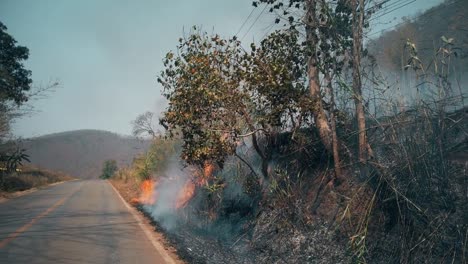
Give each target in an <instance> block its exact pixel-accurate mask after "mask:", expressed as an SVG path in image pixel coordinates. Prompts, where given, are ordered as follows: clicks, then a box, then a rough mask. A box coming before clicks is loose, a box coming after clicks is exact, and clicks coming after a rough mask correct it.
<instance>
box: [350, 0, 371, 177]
mask: <svg viewBox="0 0 468 264" xmlns="http://www.w3.org/2000/svg"><path fill="white" fill-rule="evenodd" d="M351 8H352V12H353V92H354V103H355V106H356V119H357V125H358V135H359V139H358V142H359V148H358V150H359V154H358V157H359V163H360V165H361V167H363V166H365V165H366V163H367V159H368V152H367V147H368V144H367V135H366V117H365V112H364V105H363V98H362V87H361V86H362V83H361V72H360V67H361V51H362V50H361V49H362V30H363V23H364V0H351ZM358 9H359V10H358ZM361 172H362V170H361Z"/></svg>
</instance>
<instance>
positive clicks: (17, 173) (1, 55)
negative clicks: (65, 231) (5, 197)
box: [0, 21, 70, 192]
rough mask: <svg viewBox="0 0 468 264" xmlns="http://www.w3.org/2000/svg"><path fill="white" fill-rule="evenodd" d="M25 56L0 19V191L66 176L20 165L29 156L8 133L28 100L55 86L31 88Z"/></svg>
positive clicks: (27, 111) (26, 109) (25, 51)
mask: <svg viewBox="0 0 468 264" xmlns="http://www.w3.org/2000/svg"><path fill="white" fill-rule="evenodd" d="M28 57H29V50H28V48H26V47H24V46H21V45H18V44H17V41H16V40H15V39H14V38H13V36H11V35H10V34H8V32H7V27H6V26H5V25H4V24H3V23H2V22H1V21H0V192H3V191H5V192H12V191H22V190H25V189H29V188H33V187H39V186H43V185H45V184H49V183H53V182H57V181H63V180H69V179H70V177H69V176H66V175H64V174H61V173H53V172H50V171H46V170H41V169H36V168H28V167H23V166H22V165H23V163H24V162H29V155H28V154H27V153H26V149H24V148H22V147H21V142H20V140H19V139H16V138H14V136H13V135H12V133H11V125H12V124H13V122H14V121H15V120H17V119H18V118H21V117H22V116H24V115H26V114H30V113H32V111H33V109H32V107H31V105H28V103H27V102H28V101H30V100H33V99H38V98H41V97H43V96H45V95H47V93H48V92H50V91H51V90H53V89H54V88H56V87H57V86H58V83H57V82H54V83H51V84H50V85H48V86H45V87H33V85H32V79H31V71H30V70H28V69H26V68H25V67H24V62H25V61H26V60H27V59H28Z"/></svg>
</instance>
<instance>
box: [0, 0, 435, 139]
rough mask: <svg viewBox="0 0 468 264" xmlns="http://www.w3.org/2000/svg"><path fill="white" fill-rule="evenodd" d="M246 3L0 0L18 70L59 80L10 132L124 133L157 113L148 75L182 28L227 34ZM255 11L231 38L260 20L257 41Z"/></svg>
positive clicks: (422, 2) (419, 5)
mask: <svg viewBox="0 0 468 264" xmlns="http://www.w3.org/2000/svg"><path fill="white" fill-rule="evenodd" d="M397 1H398V0H393V1H390V2H397ZM251 2H252V0H165V1H163V0H135V1H131V0H0V21H2V22H3V23H4V24H5V25H6V26H7V27H8V32H9V33H10V34H11V35H13V37H14V38H15V39H16V40H17V41H18V43H19V44H20V45H23V46H26V47H28V48H29V50H30V58H29V60H28V61H27V62H26V64H25V65H26V67H27V68H28V69H30V70H32V77H33V80H34V85H36V86H38V85H42V86H45V85H47V84H48V83H49V82H51V81H55V80H59V82H60V87H59V88H58V89H56V91H55V92H53V93H52V94H50V96H49V97H48V98H46V99H43V100H39V101H35V102H33V105H34V107H35V108H36V109H37V110H39V112H38V113H36V114H34V115H32V116H30V117H25V118H23V119H21V120H18V121H17V122H16V124H15V125H14V132H15V134H16V135H18V136H22V137H31V136H38V135H43V134H48V133H54V132H61V131H68V130H75V129H103V130H109V131H113V132H117V133H120V134H130V132H131V125H130V122H131V120H133V119H134V118H135V117H136V116H137V115H138V114H140V113H143V112H145V111H154V112H157V113H159V112H161V111H162V110H163V109H164V104H165V101H164V99H163V98H162V96H161V95H160V94H161V92H160V89H161V87H160V85H159V84H158V83H157V82H156V76H157V75H158V74H159V72H160V71H161V70H162V58H163V56H164V55H165V54H166V53H167V52H168V51H170V50H175V47H176V45H177V40H178V38H179V37H180V36H182V34H183V29H184V28H185V31H186V32H187V31H188V29H189V28H190V27H191V26H193V25H198V26H203V28H204V29H205V30H206V31H208V32H212V31H213V32H216V33H219V34H221V35H222V36H225V37H229V36H232V35H234V34H236V33H237V31H238V30H239V28H240V26H241V25H242V23H243V22H244V21H245V19H246V18H247V17H248V15H249V14H250V12H251V11H252V8H253V7H252V4H251ZM440 2H442V0H416V1H415V2H414V3H412V4H410V5H408V6H405V7H403V8H400V9H398V10H395V11H393V12H392V13H390V14H388V15H385V16H382V17H381V18H379V19H378V20H375V21H374V25H375V29H373V30H380V29H385V28H387V27H390V26H392V25H393V24H395V23H398V21H399V19H400V18H401V17H402V16H409V15H413V14H416V13H417V12H419V11H421V10H423V9H426V8H428V7H431V6H433V5H435V4H438V3H440ZM262 9H263V6H260V7H259V8H257V9H256V10H255V11H254V13H253V14H252V15H251V17H250V19H249V20H248V21H247V23H246V24H245V26H244V28H243V29H242V30H241V33H240V34H239V37H242V36H244V34H245V33H246V32H247V30H248V29H249V28H250V26H251V25H252V24H253V22H254V21H255V19H256V18H257V17H259V18H260V19H259V20H258V21H257V22H256V23H255V24H254V26H253V27H252V29H251V30H250V31H249V33H248V34H247V35H246V37H245V39H244V41H245V42H250V41H253V40H254V39H255V40H259V39H260V38H261V37H262V36H264V34H265V33H266V32H267V31H268V29H269V28H270V25H271V23H272V22H273V17H272V15H270V14H269V13H268V12H265V13H262V12H261V11H262ZM259 14H261V15H260V16H259ZM377 22H379V23H377ZM388 22H390V23H388ZM245 46H248V45H245Z"/></svg>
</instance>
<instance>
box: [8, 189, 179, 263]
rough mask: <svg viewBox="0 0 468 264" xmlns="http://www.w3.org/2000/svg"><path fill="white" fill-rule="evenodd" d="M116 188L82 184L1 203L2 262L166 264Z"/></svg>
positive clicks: (44, 190)
mask: <svg viewBox="0 0 468 264" xmlns="http://www.w3.org/2000/svg"><path fill="white" fill-rule="evenodd" d="M168 262H170V261H168V256H167V255H166V254H165V253H164V252H159V251H158V250H157V249H156V247H155V246H154V241H153V242H152V240H150V238H149V237H148V236H147V234H145V232H144V231H143V229H142V228H141V226H140V224H139V223H138V221H137V220H136V219H135V217H134V215H132V214H131V212H130V211H129V210H128V208H127V207H126V205H125V204H124V203H123V202H122V200H121V199H120V197H119V196H118V195H117V194H116V192H115V191H114V190H113V188H112V186H111V185H110V184H109V183H108V182H107V181H103V180H79V181H71V182H66V183H63V184H59V185H55V186H51V187H49V188H47V189H43V190H39V191H37V192H34V193H31V194H28V195H25V196H22V197H19V198H16V199H13V200H9V201H6V202H4V203H0V263H28V264H32V263H112V264H114V263H168Z"/></svg>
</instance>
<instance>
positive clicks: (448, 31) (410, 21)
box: [368, 0, 468, 77]
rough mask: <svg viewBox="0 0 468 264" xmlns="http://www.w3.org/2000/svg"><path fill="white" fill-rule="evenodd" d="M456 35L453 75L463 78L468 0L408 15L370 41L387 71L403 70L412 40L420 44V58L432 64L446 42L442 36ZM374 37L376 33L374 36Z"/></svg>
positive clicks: (467, 58) (448, 0) (467, 68)
mask: <svg viewBox="0 0 468 264" xmlns="http://www.w3.org/2000/svg"><path fill="white" fill-rule="evenodd" d="M443 36H444V37H445V38H446V39H450V38H453V40H454V41H453V43H454V50H455V52H456V53H457V54H456V56H457V58H458V59H457V61H456V62H453V68H454V71H453V72H452V73H453V74H456V75H458V77H463V76H462V75H463V74H462V73H463V72H467V71H468V1H466V0H446V1H445V2H444V3H442V4H440V5H438V6H435V7H433V8H431V9H429V10H427V11H425V12H424V13H421V14H418V15H416V16H414V17H412V18H407V19H406V21H405V22H402V23H401V24H400V25H399V26H398V27H394V28H391V30H389V31H387V32H385V33H384V34H382V35H381V36H380V37H379V38H377V39H374V40H371V41H370V42H369V43H368V47H369V50H370V53H371V54H373V55H375V56H376V59H377V60H376V61H378V63H379V65H380V66H381V67H383V69H385V70H391V71H401V69H402V65H405V64H406V63H407V58H406V57H402V54H403V53H402V52H403V51H404V47H405V43H406V41H407V40H410V41H411V42H412V43H414V44H415V45H416V47H417V51H418V57H419V58H420V59H421V60H422V61H423V64H424V65H429V63H430V61H431V60H432V58H433V56H434V54H435V53H436V52H437V50H438V49H439V47H440V46H441V44H442V40H441V38H442V37H443ZM371 37H372V36H371Z"/></svg>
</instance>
